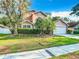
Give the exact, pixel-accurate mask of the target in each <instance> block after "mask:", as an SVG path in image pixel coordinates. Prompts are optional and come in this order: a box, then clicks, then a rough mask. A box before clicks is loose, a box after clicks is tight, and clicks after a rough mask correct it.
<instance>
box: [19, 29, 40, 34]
mask: <svg viewBox="0 0 79 59" xmlns="http://www.w3.org/2000/svg"><path fill="white" fill-rule="evenodd" d="M40 32H41V30H38V29H18V33H19V34H40Z"/></svg>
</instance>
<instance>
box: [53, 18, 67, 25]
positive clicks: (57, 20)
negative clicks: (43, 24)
mask: <svg viewBox="0 0 79 59" xmlns="http://www.w3.org/2000/svg"><path fill="white" fill-rule="evenodd" d="M54 21H55V20H54ZM57 21H61V22H62V23H64V24H65V25H67V26H68V24H67V23H66V22H64V21H63V20H62V19H59V20H56V22H57Z"/></svg>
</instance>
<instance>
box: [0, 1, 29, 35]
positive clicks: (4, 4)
mask: <svg viewBox="0 0 79 59" xmlns="http://www.w3.org/2000/svg"><path fill="white" fill-rule="evenodd" d="M29 5H30V3H29V0H0V8H1V9H2V10H3V11H5V12H6V13H5V14H6V16H7V17H6V18H7V19H6V18H5V19H4V18H3V19H2V21H1V20H0V21H1V24H2V23H3V25H4V23H6V21H7V22H8V25H9V26H8V27H9V28H12V30H14V33H15V34H17V26H18V24H20V22H21V21H22V18H23V14H25V13H27V12H28V6H29ZM5 26H7V25H5Z"/></svg>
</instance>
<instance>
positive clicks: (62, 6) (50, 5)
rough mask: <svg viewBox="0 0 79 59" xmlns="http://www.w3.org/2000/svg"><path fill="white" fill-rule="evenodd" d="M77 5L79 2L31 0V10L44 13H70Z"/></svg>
mask: <svg viewBox="0 0 79 59" xmlns="http://www.w3.org/2000/svg"><path fill="white" fill-rule="evenodd" d="M77 3H79V0H31V4H32V5H31V7H30V9H32V10H37V11H43V12H53V11H57V12H58V11H70V10H71V9H72V7H73V6H75V5H76V4H77Z"/></svg>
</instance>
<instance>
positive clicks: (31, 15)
mask: <svg viewBox="0 0 79 59" xmlns="http://www.w3.org/2000/svg"><path fill="white" fill-rule="evenodd" d="M38 17H41V18H45V17H47V15H46V14H44V13H43V12H36V11H34V10H32V11H29V12H28V13H26V14H25V15H24V17H23V21H22V23H21V24H20V26H19V28H35V27H34V24H35V22H36V20H37V18H38ZM55 25H56V27H55V30H54V34H66V32H67V27H68V26H67V24H66V23H65V22H64V21H63V20H61V19H60V20H57V21H56V22H55Z"/></svg>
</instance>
